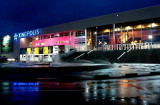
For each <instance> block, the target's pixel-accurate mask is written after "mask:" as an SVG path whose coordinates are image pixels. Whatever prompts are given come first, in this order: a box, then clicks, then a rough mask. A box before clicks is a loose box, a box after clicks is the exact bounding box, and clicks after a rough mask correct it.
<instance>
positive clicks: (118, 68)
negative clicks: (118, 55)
mask: <svg viewBox="0 0 160 105" xmlns="http://www.w3.org/2000/svg"><path fill="white" fill-rule="evenodd" d="M159 71H160V65H159V64H114V68H109V69H101V70H95V71H83V72H72V73H61V74H59V73H58V74H55V77H56V78H61V77H63V76H73V77H77V78H85V80H81V81H74V80H73V81H72V80H71V81H54V80H52V81H50V80H46V81H41V80H37V81H0V104H2V103H3V104H4V105H49V104H54V105H55V104H56V105H60V104H68V105H70V104H74V105H75V104H83V105H84V104H86V105H88V104H89V105H94V104H95V105H101V104H103V105H104V104H105V105H106V104H113V105H137V104H139V105H157V104H159V103H160V76H159V75H152V76H149V75H148V76H145V77H143V76H142V77H141V76H138V77H133V78H127V77H123V78H118V79H115V78H109V79H95V76H97V75H109V76H110V77H112V76H113V77H116V76H118V77H121V76H124V75H126V74H128V73H138V75H144V74H150V72H159ZM3 104H2V105H3Z"/></svg>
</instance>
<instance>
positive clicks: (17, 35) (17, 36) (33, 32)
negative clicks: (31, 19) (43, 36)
mask: <svg viewBox="0 0 160 105" xmlns="http://www.w3.org/2000/svg"><path fill="white" fill-rule="evenodd" d="M39 34H40V29H36V30H31V31H26V32H22V33H15V34H14V40H18V39H20V38H25V37H32V36H35V35H39Z"/></svg>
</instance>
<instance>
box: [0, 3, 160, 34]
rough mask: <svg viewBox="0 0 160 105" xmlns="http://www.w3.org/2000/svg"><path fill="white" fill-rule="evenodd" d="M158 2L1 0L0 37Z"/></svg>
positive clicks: (152, 4)
mask: <svg viewBox="0 0 160 105" xmlns="http://www.w3.org/2000/svg"><path fill="white" fill-rule="evenodd" d="M154 5H160V0H0V36H3V35H7V34H14V33H15V32H23V31H27V30H32V29H37V28H43V27H47V26H52V25H56V24H62V23H66V22H71V21H76V20H81V19H85V18H90V17H95V16H101V15H106V14H110V13H116V12H122V11H127V10H132V9H138V8H144V7H148V6H154Z"/></svg>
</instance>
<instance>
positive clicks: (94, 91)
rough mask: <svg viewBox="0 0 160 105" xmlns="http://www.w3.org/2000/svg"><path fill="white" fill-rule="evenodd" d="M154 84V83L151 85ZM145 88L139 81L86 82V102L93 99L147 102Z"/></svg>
mask: <svg viewBox="0 0 160 105" xmlns="http://www.w3.org/2000/svg"><path fill="white" fill-rule="evenodd" d="M151 86H153V84H152V85H151ZM144 91H145V90H144V89H143V88H142V87H141V85H140V84H139V83H138V82H137V81H133V82H131V81H129V80H121V81H119V82H118V81H115V82H111V81H103V82H91V81H90V82H88V83H87V82H86V84H85V93H84V99H85V100H86V102H91V101H93V100H94V101H103V100H104V101H105V100H110V101H120V102H127V103H131V104H133V105H136V104H137V102H138V101H140V102H141V103H147V101H148V100H146V98H145V97H146V96H145V95H144V94H143V93H144Z"/></svg>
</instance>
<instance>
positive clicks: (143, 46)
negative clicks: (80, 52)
mask: <svg viewBox="0 0 160 105" xmlns="http://www.w3.org/2000/svg"><path fill="white" fill-rule="evenodd" d="M131 48H132V49H133V50H134V49H151V48H152V49H157V48H159V49H160V43H152V42H146V43H136V44H123V45H121V44H116V45H105V46H100V47H98V48H97V50H104V51H107V50H129V49H131Z"/></svg>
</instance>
